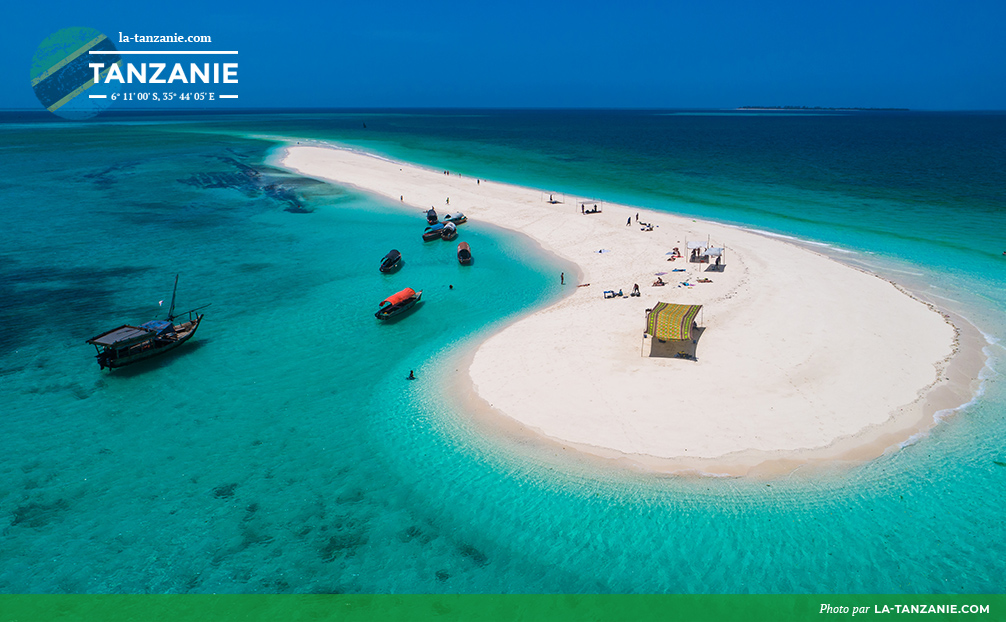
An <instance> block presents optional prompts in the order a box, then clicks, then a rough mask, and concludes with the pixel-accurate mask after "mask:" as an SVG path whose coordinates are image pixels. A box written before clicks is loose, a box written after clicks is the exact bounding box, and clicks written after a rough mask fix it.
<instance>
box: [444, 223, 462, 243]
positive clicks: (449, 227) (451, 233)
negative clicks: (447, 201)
mask: <svg viewBox="0 0 1006 622" xmlns="http://www.w3.org/2000/svg"><path fill="white" fill-rule="evenodd" d="M456 237H458V226H457V225H455V224H454V223H453V222H449V223H446V224H444V228H443V229H441V230H440V238H441V239H443V240H447V241H450V240H453V239H454V238H456Z"/></svg>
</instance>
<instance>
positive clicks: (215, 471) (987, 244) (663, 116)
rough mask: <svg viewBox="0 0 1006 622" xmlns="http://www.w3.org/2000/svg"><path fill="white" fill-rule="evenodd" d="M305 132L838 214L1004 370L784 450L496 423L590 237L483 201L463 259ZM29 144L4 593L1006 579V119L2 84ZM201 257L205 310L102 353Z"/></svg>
mask: <svg viewBox="0 0 1006 622" xmlns="http://www.w3.org/2000/svg"><path fill="white" fill-rule="evenodd" d="M279 137H286V138H288V139H292V140H296V139H305V140H325V141H330V142H332V143H336V144H340V145H343V146H348V147H354V148H359V149H365V150H368V151H372V152H375V153H379V154H382V155H385V156H389V157H394V158H397V159H402V160H406V161H410V162H416V163H419V164H422V165H426V166H430V167H432V168H435V169H438V170H439V169H449V170H451V171H456V172H459V173H461V174H463V175H472V176H478V177H482V178H488V179H495V180H498V181H505V182H510V183H516V184H521V185H528V186H532V187H536V188H540V189H542V191H543V192H550V193H558V194H560V195H568V196H578V197H592V198H596V199H597V200H599V201H615V202H621V203H627V204H632V205H640V206H643V207H647V208H652V209H657V210H665V211H673V212H677V213H682V214H686V215H691V216H693V217H696V218H706V219H713V220H717V221H721V222H726V223H732V224H735V225H738V226H743V227H748V228H752V229H757V230H761V231H765V232H768V233H771V234H773V235H782V236H790V237H795V238H799V239H801V240H804V241H806V242H808V243H812V244H816V245H819V248H821V249H822V250H825V251H826V252H829V253H832V254H836V255H841V256H844V257H845V258H846V259H847V260H848V261H850V262H852V263H855V264H857V265H861V266H865V267H867V268H869V269H871V270H874V271H877V272H879V273H880V274H882V275H884V276H887V277H889V278H894V279H895V280H897V281H900V282H903V283H905V284H907V285H909V286H910V287H912V288H913V289H915V290H916V291H919V292H921V293H923V294H925V295H926V296H928V297H931V298H933V299H936V300H940V301H941V302H942V304H944V305H945V306H946V307H947V308H948V309H951V310H954V311H956V312H958V313H961V314H962V315H964V316H965V317H967V318H968V319H969V320H971V321H972V322H973V323H974V324H975V325H976V326H977V327H978V328H979V329H981V330H982V331H983V333H984V334H985V335H986V338H987V340H988V345H987V347H986V352H987V354H988V355H989V357H990V368H987V369H986V370H985V371H984V372H983V374H982V376H983V378H985V381H984V384H983V387H982V392H981V395H979V396H978V397H977V398H976V399H975V400H974V401H973V402H972V403H971V404H969V405H968V406H967V407H965V408H963V409H961V410H959V411H957V412H955V413H952V414H949V415H948V416H947V417H946V418H945V419H944V420H943V421H942V422H941V423H940V424H939V425H938V426H936V427H935V428H934V429H933V430H932V431H931V433H930V434H929V435H928V436H926V437H925V438H922V439H919V440H917V441H916V442H914V443H911V444H908V445H906V446H905V447H904V448H902V449H900V450H898V451H893V452H890V453H888V454H887V455H885V456H883V457H881V458H879V459H877V460H875V461H872V462H870V463H868V464H865V465H861V466H858V467H854V468H848V469H835V470H834V471H829V472H823V473H822V472H817V473H814V474H809V473H808V474H803V473H801V472H800V471H797V472H796V473H794V474H792V475H791V476H788V477H785V478H780V479H777V480H771V481H755V480H745V479H718V478H693V477H692V478H682V477H669V476H656V475H647V474H641V473H634V472H628V471H622V470H618V469H614V468H607V467H605V466H604V465H601V464H599V463H598V462H597V461H593V460H586V459H580V458H576V457H563V458H560V457H557V456H554V455H552V452H551V451H550V450H549V449H548V446H547V445H543V446H528V445H527V444H525V443H522V442H520V440H519V439H510V438H506V437H497V436H494V435H492V434H487V433H486V430H484V429H481V428H480V427H479V425H478V424H475V423H473V422H472V421H471V417H470V415H469V414H468V413H466V412H465V411H464V408H463V407H461V406H460V405H459V403H460V402H459V400H460V399H461V398H463V397H464V396H456V395H453V394H452V391H453V387H454V383H453V380H454V378H456V376H457V374H459V373H461V372H459V371H456V370H457V369H458V365H457V363H458V360H459V357H461V356H463V355H464V354H465V353H466V352H467V351H469V350H470V349H471V348H472V347H473V346H474V345H475V344H477V343H478V341H479V340H480V339H481V338H483V337H485V336H486V335H488V334H489V333H491V332H492V331H493V330H495V329H497V328H499V327H500V326H502V325H503V324H505V323H506V322H508V321H511V320H513V319H514V318H516V317H519V316H520V315H521V314H524V313H528V312H530V311H532V310H534V309H538V308H540V307H541V306H543V305H547V304H548V303H549V302H551V301H554V300H556V299H558V297H559V296H560V295H561V291H560V287H559V284H558V282H557V280H556V279H555V275H556V274H557V273H558V272H559V271H561V270H563V269H566V270H568V269H569V266H568V265H567V264H563V263H561V262H559V261H558V260H556V259H555V258H554V257H550V256H547V255H544V254H543V253H541V252H540V250H538V249H537V248H536V247H535V246H534V245H533V244H531V243H530V242H528V241H527V240H526V239H525V238H523V237H521V236H519V235H515V234H511V233H508V232H506V231H501V230H498V229H494V228H490V227H487V226H485V225H483V224H480V223H478V222H477V220H475V219H473V221H471V222H469V223H468V224H465V225H463V226H462V228H461V238H460V239H461V240H464V241H468V242H469V243H470V244H471V245H472V248H473V249H474V251H475V255H476V263H475V265H474V266H471V267H470V268H464V267H461V266H459V265H458V264H457V262H456V260H455V259H454V246H455V245H453V244H448V243H442V242H436V243H427V244H424V243H423V242H422V240H421V239H420V235H419V234H420V232H421V231H422V228H423V226H424V220H423V215H422V213H420V212H419V211H416V212H415V213H411V212H409V211H407V210H405V211H403V210H402V209H401V208H400V206H398V205H395V204H394V203H391V204H389V203H387V202H385V201H384V200H382V199H379V198H375V197H373V196H367V195H362V194H359V193H356V192H354V191H351V190H348V189H345V188H339V187H335V186H330V185H326V184H322V183H320V182H317V181H313V180H309V179H303V178H300V177H297V176H294V175H291V174H289V173H286V172H284V171H281V170H279V169H276V168H273V167H271V166H270V165H269V164H268V162H269V158H270V155H271V153H273V151H274V150H275V148H276V147H277V146H278V145H279V144H280V142H278V141H279ZM0 154H2V160H3V163H4V166H3V167H2V168H0V204H2V206H3V210H2V211H0V404H2V406H0V447H2V450H0V593H26V592H31V593H109V592H110V593H147V592H153V593H185V592H194V593H211V592H215V593H295V592H296V593H307V592H316V593H409V592H411V593H416V592H418V593H430V592H486V593H508V592H531V593H542V592H544V593H556V592H558V593H597V592H616V593H623V592H646V593H652V592H665V593H800V592H812V593H817V592H820V593H855V592H861V593H901V592H904V593H1001V592H1003V591H1006V584H1004V582H1003V580H1002V574H1003V562H1002V560H1003V559H1004V558H1006V521H1004V518H1006V513H1004V510H1003V508H1004V507H1006V387H1004V383H1003V381H1002V377H1001V376H1000V375H998V373H997V372H996V371H995V368H996V367H998V366H999V361H1001V360H1002V358H1003V350H1002V347H1001V346H1000V345H999V343H1000V340H1001V339H1002V338H1003V337H1004V336H1006V319H1004V318H1006V316H1004V312H1006V256H1004V255H1003V253H1004V251H1006V114H1001V113H921V112H919V113H916V112H843V113H839V112H831V113H829V112H820V113H790V112H786V113H783V112H774V113H773V112H758V113H756V112H717V111H493V110H474V111H354V112H347V111H341V112H324V111H319V112H296V113H293V112H282V111H277V112H269V113H266V112H257V113H246V114H229V115H209V114H206V115H200V114H192V115H179V116H153V115H141V114H137V115H128V116H104V117H100V118H99V119H98V120H96V121H92V122H86V123H66V122H58V121H56V120H54V119H50V118H47V117H44V116H42V115H35V114H30V113H4V114H3V115H0ZM452 207H455V206H453V205H452ZM457 208H458V209H462V210H464V208H465V206H460V205H459V206H457ZM391 248H397V249H399V250H400V251H402V253H403V256H404V257H405V265H404V266H403V268H402V269H401V270H400V271H399V272H398V273H395V274H391V275H382V274H380V273H379V272H378V271H377V266H378V263H379V261H380V259H381V257H382V256H383V255H384V254H385V253H386V252H387V251H388V250H390V249H391ZM175 274H179V275H180V280H179V286H178V308H179V309H180V310H185V309H189V308H192V307H196V306H200V305H203V304H207V303H211V304H212V306H210V307H209V308H207V309H206V310H205V313H206V318H205V320H204V322H203V325H202V326H201V327H200V329H199V332H198V334H197V335H196V337H195V338H194V339H193V340H192V341H191V342H189V343H188V344H186V345H184V346H183V347H182V348H180V349H179V350H177V351H176V352H175V353H172V354H168V355H165V356H162V357H158V358H156V359H152V360H151V361H148V362H145V363H140V364H136V365H133V366H131V367H127V368H123V369H120V370H116V371H113V372H109V371H107V370H106V371H101V370H99V368H98V365H97V364H96V363H95V361H94V357H93V354H94V350H93V348H92V347H91V346H89V345H87V344H85V341H86V340H87V339H89V338H91V337H93V336H95V335H97V334H98V333H101V332H103V331H105V330H108V329H110V328H113V327H115V326H118V325H120V324H124V323H136V322H142V321H146V320H149V319H155V318H159V317H163V316H165V315H166V314H167V310H166V308H167V304H168V300H169V299H170V296H171V286H172V283H173V281H174V276H175ZM450 286H453V288H451V287H450ZM403 287H413V288H415V289H422V290H424V295H423V299H424V302H423V303H422V305H421V306H420V307H419V308H417V309H416V311H415V312H414V313H412V314H411V315H410V316H408V317H406V318H404V319H402V320H401V321H398V322H395V323H391V324H380V323H378V322H377V321H376V320H375V319H374V317H373V313H374V311H375V310H376V307H377V303H378V302H380V301H381V300H382V299H383V298H384V297H385V296H387V295H388V294H390V293H393V292H395V291H398V290H399V289H401V288H403ZM863 302H864V304H869V301H863ZM159 303H160V304H159ZM409 370H415V372H416V375H417V376H418V377H419V380H418V381H416V382H407V381H405V376H406V375H408V373H409ZM739 416H740V415H739Z"/></svg>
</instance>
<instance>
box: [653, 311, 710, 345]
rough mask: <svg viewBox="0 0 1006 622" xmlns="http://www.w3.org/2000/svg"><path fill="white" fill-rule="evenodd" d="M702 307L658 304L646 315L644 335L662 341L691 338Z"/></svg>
mask: <svg viewBox="0 0 1006 622" xmlns="http://www.w3.org/2000/svg"><path fill="white" fill-rule="evenodd" d="M701 310H702V305H676V304H671V303H669V302H658V303H657V306H655V307H653V310H651V311H650V312H649V313H647V314H646V333H648V334H650V335H653V336H654V337H656V338H657V339H660V340H662V341H680V340H683V339H691V338H692V326H693V325H694V323H695V317H696V316H697V315H698V314H699V311H701Z"/></svg>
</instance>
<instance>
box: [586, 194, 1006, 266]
mask: <svg viewBox="0 0 1006 622" xmlns="http://www.w3.org/2000/svg"><path fill="white" fill-rule="evenodd" d="M580 213H581V214H586V213H587V212H585V211H584V210H583V204H582V203H581V204H580ZM1003 255H1006V253H1003Z"/></svg>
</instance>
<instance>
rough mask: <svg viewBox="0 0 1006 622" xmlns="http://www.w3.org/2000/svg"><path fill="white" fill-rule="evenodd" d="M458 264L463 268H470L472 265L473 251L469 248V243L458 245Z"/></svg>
mask: <svg viewBox="0 0 1006 622" xmlns="http://www.w3.org/2000/svg"><path fill="white" fill-rule="evenodd" d="M458 263H460V264H461V265H462V266H468V265H471V263H472V249H471V247H470V246H468V242H462V243H460V244H458Z"/></svg>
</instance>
